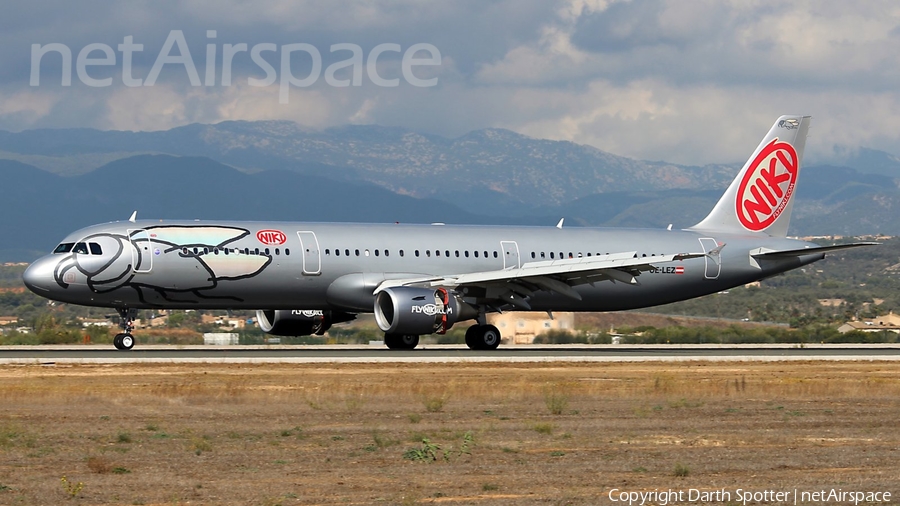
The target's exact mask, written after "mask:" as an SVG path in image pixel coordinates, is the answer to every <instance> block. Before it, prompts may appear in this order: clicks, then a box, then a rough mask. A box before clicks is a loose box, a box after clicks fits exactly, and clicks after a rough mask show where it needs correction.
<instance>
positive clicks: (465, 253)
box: [463, 250, 469, 258]
mask: <svg viewBox="0 0 900 506" xmlns="http://www.w3.org/2000/svg"><path fill="white" fill-rule="evenodd" d="M463 254H464V255H465V256H466V258H469V250H466V251H464V252H463Z"/></svg>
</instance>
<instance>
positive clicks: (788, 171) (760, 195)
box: [735, 137, 799, 232]
mask: <svg viewBox="0 0 900 506" xmlns="http://www.w3.org/2000/svg"><path fill="white" fill-rule="evenodd" d="M798 166H799V163H798V160H797V151H795V150H794V147H793V146H791V145H790V144H788V143H786V142H778V138H777V137H776V138H775V139H772V142H770V143H768V144H766V146H765V147H764V148H763V149H762V151H760V152H759V154H758V155H756V158H754V159H753V162H752V163H751V164H750V168H749V169H747V173H746V174H744V178H743V179H742V180H741V185H740V186H739V187H738V191H737V201H736V202H735V203H736V205H737V217H738V221H740V222H741V225H743V226H744V227H745V228H747V230H751V231H753V232H759V231H761V230H765V229H766V228H767V227H768V226H769V225H771V224H772V223H774V222H775V220H777V219H778V216H779V215H781V213H782V212H783V211H784V208H785V207H787V205H788V202H790V201H791V196H792V195H793V194H794V185H795V184H796V183H797V172H798V170H797V169H798Z"/></svg>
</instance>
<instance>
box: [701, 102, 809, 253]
mask: <svg viewBox="0 0 900 506" xmlns="http://www.w3.org/2000/svg"><path fill="white" fill-rule="evenodd" d="M809 120H810V117H809V116H782V117H780V118H778V121H776V122H775V124H774V125H772V129H771V130H769V133H768V134H766V136H765V138H763V140H762V142H760V143H759V146H757V148H756V151H754V152H753V155H752V156H751V157H750V159H749V160H747V163H745V164H744V167H743V168H742V169H741V171H740V172H739V173H738V175H737V177H736V178H735V179H734V181H732V182H731V185H730V186H729V187H728V189H727V190H726V191H725V194H724V195H722V198H721V199H719V202H718V203H717V204H716V206H715V207H714V208H713V210H712V211H711V212H710V213H709V216H707V217H706V218H704V219H703V221H701V222H700V223H698V224H696V225H694V226H693V227H691V228H690V229H691V230H702V231H715V232H765V233H766V234H769V235H771V236H780V237H784V236H785V235H787V229H788V224H789V222H790V221H791V209H792V208H793V205H794V199H793V197H794V192H795V190H796V184H797V178H798V177H799V175H800V160H801V159H802V158H803V148H804V146H805V145H806V134H807V132H808V131H809Z"/></svg>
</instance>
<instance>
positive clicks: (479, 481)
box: [0, 362, 900, 505]
mask: <svg viewBox="0 0 900 506" xmlns="http://www.w3.org/2000/svg"><path fill="white" fill-rule="evenodd" d="M898 372H900V365H898V364H896V363H888V362H875V363H869V362H861V363H856V362H824V363H823V362H789V363H784V362H782V363H740V362H719V363H710V362H702V363H701V362H696V363H602V364H569V363H566V364H524V365H523V364H515V365H504V364H439V365H434V364H423V365H408V364H372V365H353V364H327V365H321V364H320V365H316V364H311V365H227V364H222V365H219V364H205V365H135V364H130V365H117V366H99V365H97V366H94V365H77V366H56V367H40V366H3V367H0V504H24V505H32V504H48V505H57V504H79V505H88V504H143V505H151V504H165V505H175V504H259V505H278V504H282V505H290V504H310V503H324V504H333V503H336V504H428V503H435V504H598V503H603V504H610V501H609V499H608V493H609V490H610V489H613V488H619V489H622V490H627V491H640V490H644V491H646V490H654V489H657V488H659V489H667V488H672V489H682V490H687V489H690V488H696V489H701V490H706V491H709V490H713V489H717V488H723V487H724V488H726V489H729V490H735V489H738V488H742V489H744V490H748V489H749V490H793V489H799V490H819V489H823V488H824V489H830V488H842V489H843V490H880V491H890V492H892V493H893V494H894V496H893V501H892V502H896V500H897V498H898V495H900V430H898V427H900V423H898V420H900V375H898ZM733 502H737V501H735V500H733ZM617 504H621V503H617Z"/></svg>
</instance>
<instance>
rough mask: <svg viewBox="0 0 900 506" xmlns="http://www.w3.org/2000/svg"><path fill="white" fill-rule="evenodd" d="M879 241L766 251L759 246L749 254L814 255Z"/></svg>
mask: <svg viewBox="0 0 900 506" xmlns="http://www.w3.org/2000/svg"><path fill="white" fill-rule="evenodd" d="M879 244H881V243H877V242H854V243H850V244H835V245H833V246H819V247H812V248H800V249H789V250H783V251H777V250H770V251H767V250H766V249H765V248H760V249H759V250H757V251H755V252H751V253H750V256H752V257H753V258H790V257H802V256H806V255H816V254H819V253H828V252H831V251H839V250H842V249H851V248H859V247H861V246H878V245H879Z"/></svg>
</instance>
